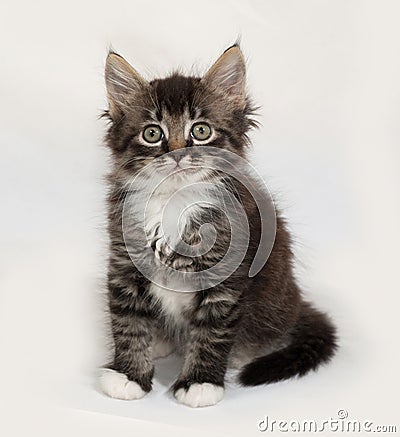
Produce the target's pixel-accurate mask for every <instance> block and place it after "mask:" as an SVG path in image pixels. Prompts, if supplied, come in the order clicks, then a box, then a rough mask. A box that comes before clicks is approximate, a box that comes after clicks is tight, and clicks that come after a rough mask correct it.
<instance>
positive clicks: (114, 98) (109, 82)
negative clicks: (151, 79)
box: [105, 50, 148, 119]
mask: <svg viewBox="0 0 400 437" xmlns="http://www.w3.org/2000/svg"><path fill="white" fill-rule="evenodd" d="M105 79H106V88H107V97H108V104H109V106H110V115H111V118H112V119H115V118H117V117H118V116H120V115H121V114H122V113H123V112H124V111H125V110H126V108H127V107H128V105H129V102H131V101H132V99H133V98H134V96H135V94H137V93H138V92H140V91H142V90H143V89H144V88H146V87H147V86H148V82H147V81H146V80H145V79H143V77H142V76H140V74H139V73H138V72H137V71H136V70H135V69H134V68H133V67H131V65H130V64H129V63H128V62H127V61H125V59H124V58H123V57H122V56H120V55H118V54H117V53H115V52H114V51H112V50H110V52H109V54H108V56H107V60H106V67H105Z"/></svg>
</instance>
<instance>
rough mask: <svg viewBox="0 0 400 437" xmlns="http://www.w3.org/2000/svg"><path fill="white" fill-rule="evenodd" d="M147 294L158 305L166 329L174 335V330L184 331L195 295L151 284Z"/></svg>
mask: <svg viewBox="0 0 400 437" xmlns="http://www.w3.org/2000/svg"><path fill="white" fill-rule="evenodd" d="M149 293H150V294H151V296H152V297H153V299H154V301H155V302H156V303H157V304H158V305H159V307H160V312H161V314H160V315H161V316H162V318H163V319H164V320H165V324H166V328H167V329H168V330H169V331H170V332H171V334H174V333H175V331H176V328H177V327H179V328H180V329H182V328H183V329H184V328H185V327H186V326H187V325H188V323H189V315H190V312H191V310H192V308H193V304H194V297H195V293H193V292H178V291H171V290H167V289H165V288H162V287H159V286H158V285H156V284H151V285H150V289H149Z"/></svg>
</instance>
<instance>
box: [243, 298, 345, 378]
mask: <svg viewBox="0 0 400 437" xmlns="http://www.w3.org/2000/svg"><path fill="white" fill-rule="evenodd" d="M336 348H337V344H336V330H335V328H334V326H333V325H332V323H331V322H330V321H329V319H328V317H327V316H326V315H325V314H324V313H322V312H319V311H317V310H316V309H314V308H312V307H311V306H310V305H309V304H307V303H304V304H303V306H302V309H301V312H300V316H299V319H298V321H297V324H296V325H295V327H294V328H293V331H292V333H291V343H290V344H289V345H288V346H286V347H284V348H283V349H281V350H278V351H276V352H272V353H271V354H269V355H265V356H262V357H259V358H256V359H255V360H254V361H252V362H251V363H249V364H247V365H246V366H245V367H244V368H243V369H242V371H241V372H240V374H239V381H240V383H241V384H242V385H250V386H251V385H260V384H269V383H272V382H277V381H282V380H284V379H289V378H291V377H293V376H302V375H305V374H306V373H307V372H309V371H310V370H315V369H316V368H317V367H318V366H319V365H320V364H322V363H325V362H328V361H329V360H330V359H331V358H332V356H333V355H334V353H335V350H336Z"/></svg>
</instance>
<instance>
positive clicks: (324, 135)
mask: <svg viewBox="0 0 400 437" xmlns="http://www.w3.org/2000/svg"><path fill="white" fill-rule="evenodd" d="M399 13H400V5H399V3H398V2H396V1H354V0H350V1H348V0H346V1H344V0H336V1H333V0H332V1H323V0H318V1H317V0H315V1H310V0H303V1H288V0H279V1H278V0H275V1H261V0H259V1H257V0H253V1H246V2H244V1H221V2H216V1H209V0H202V1H201V2H187V1H177V0H171V1H169V2H162V1H153V2H138V1H132V0H131V1H120V0H118V1H114V2H110V1H100V0H98V1H86V2H82V1H79V2H78V1H75V0H71V1H68V2H67V1H59V2H54V1H49V0H47V1H40V0H38V1H35V2H28V1H22V2H17V1H13V2H11V1H3V2H2V3H1V5H0V17H1V18H0V21H1V24H0V44H1V45H2V48H1V67H0V95H1V106H0V112H1V116H0V145H1V164H0V196H1V197H0V198H1V227H0V232H1V247H2V251H1V264H0V333H1V334H0V341H1V355H2V359H1V372H2V380H3V381H2V383H1V385H2V389H1V394H0V400H1V401H3V402H4V406H5V407H6V410H4V408H3V409H2V412H3V413H4V416H3V417H4V418H5V419H6V420H3V421H2V423H1V425H0V429H1V428H2V427H4V428H7V433H6V434H4V435H26V431H27V430H29V431H30V435H48V434H49V435H54V433H57V435H64V434H65V435H70V434H71V432H74V433H76V434H77V435H81V434H82V435H83V434H84V433H85V434H87V433H92V432H96V435H110V433H115V435H119V434H118V433H122V432H124V434H125V435H126V434H127V433H134V432H137V431H139V430H142V431H143V432H144V430H146V432H148V433H151V432H156V431H157V432H158V435H162V434H163V433H164V434H165V435H167V434H169V433H172V434H173V435H175V436H176V435H188V434H190V433H192V435H198V434H199V435H200V434H202V435H204V430H207V432H208V433H212V435H217V434H221V435H252V434H254V435H256V434H257V433H258V431H257V422H258V421H259V420H261V419H263V418H264V416H265V415H269V417H270V419H271V420H274V419H275V420H279V419H286V420H305V419H309V420H311V419H316V420H321V421H322V420H324V419H328V418H329V417H336V412H337V410H338V409H346V410H347V411H348V414H349V419H351V420H360V421H363V420H370V421H372V422H375V423H376V424H389V425H390V424H396V420H397V418H398V416H397V415H396V413H397V410H396V409H395V405H396V404H397V401H396V400H395V393H396V392H398V389H399V387H398V378H397V377H396V376H395V371H396V369H397V368H398V367H399V352H398V338H397V333H398V306H399V294H398V293H399V285H398V281H397V276H398V274H397V273H398V259H399V256H398V247H399V231H398V223H399V221H400V214H399V192H398V191H399V189H398V188H399V173H398V165H399V115H400V114H399V96H400V85H399V77H400V61H399V59H400V58H399V49H400V31H399V26H398V19H399ZM238 35H241V36H242V48H243V51H244V53H245V55H246V57H247V59H248V67H249V68H248V76H249V90H250V92H251V95H252V96H253V97H254V99H255V100H256V101H257V102H258V103H259V104H260V105H261V106H262V108H261V110H260V114H261V116H260V121H261V123H262V127H261V129H260V130H259V131H257V132H254V133H253V134H252V136H251V137H252V140H253V143H254V153H253V162H254V163H255V165H256V166H257V168H258V169H259V171H260V173H261V174H263V175H264V177H265V179H266V181H267V184H268V185H269V187H270V188H271V190H272V191H273V192H274V193H275V194H276V195H277V197H278V200H279V204H280V205H281V207H282V208H284V210H285V215H286V216H287V217H288V218H289V223H290V227H291V229H292V230H293V232H294V234H295V236H296V248H295V249H296V255H297V257H298V259H299V263H298V269H297V270H298V275H299V280H300V282H301V283H302V284H303V286H304V288H305V290H306V294H307V296H309V297H310V298H312V299H313V300H315V301H316V302H317V303H318V305H319V306H320V307H321V308H324V309H326V310H328V311H329V312H330V313H331V314H332V316H333V317H334V319H335V320H336V323H337V324H338V326H339V328H340V336H341V349H340V352H339V353H338V355H337V357H336V359H335V360H334V361H333V362H332V364H331V365H329V366H327V367H325V368H322V369H320V371H319V372H318V373H316V374H312V375H309V376H307V377H305V378H303V379H301V380H295V381H290V382H285V383H281V384H276V385H273V386H269V387H258V388H254V389H246V390H245V389H238V388H236V387H234V386H229V387H228V389H227V393H226V397H225V399H224V401H223V402H222V403H221V404H219V405H218V406H216V407H214V408H208V409H202V410H191V409H188V408H185V407H183V406H179V405H177V404H176V403H175V402H174V401H173V400H172V399H171V398H170V396H169V395H168V394H167V393H166V391H167V388H168V385H169V383H170V382H172V379H173V377H174V374H175V373H174V372H175V371H176V370H174V362H173V359H171V360H169V361H168V360H167V362H164V363H160V366H161V367H162V370H160V371H159V373H158V376H157V380H156V386H155V391H154V392H152V393H151V394H150V395H149V396H147V397H146V398H145V399H143V400H140V401H137V402H128V403H126V402H123V401H115V400H111V399H108V398H106V397H104V396H103V395H101V394H100V393H99V392H98V391H96V390H97V389H96V386H95V384H94V382H93V368H94V367H95V366H96V365H98V363H99V362H101V361H102V359H103V357H104V347H103V346H102V344H103V342H102V333H103V330H102V328H101V326H102V312H101V298H100V296H101V293H102V280H103V278H104V265H105V261H104V259H105V248H106V241H107V240H106V234H105V232H104V225H105V219H104V217H105V216H104V206H103V204H104V193H105V186H104V183H103V175H104V174H105V172H106V168H107V153H106V151H105V150H104V148H102V147H101V142H102V136H103V134H104V131H105V123H104V121H99V120H97V116H98V115H99V113H100V112H101V111H102V110H103V109H104V108H105V107H106V101H105V89H104V83H103V67H104V60H105V57H106V53H107V47H108V46H109V45H110V44H112V45H113V47H114V48H115V50H117V51H119V52H120V53H121V54H122V55H124V56H125V57H126V58H127V59H128V60H129V61H130V62H131V63H132V64H133V65H134V66H135V67H136V68H137V69H138V70H139V71H140V72H142V73H143V74H144V75H145V76H146V77H148V78H151V77H153V76H156V75H163V74H166V73H168V72H170V71H171V70H172V69H173V68H175V67H182V68H183V69H184V70H185V71H188V72H196V73H202V72H204V71H205V69H206V68H207V67H209V66H210V65H211V63H212V62H213V61H214V60H215V59H216V57H217V56H218V55H219V54H220V53H221V52H222V51H223V50H224V49H225V48H226V47H227V46H228V45H230V44H231V43H232V42H234V41H235V39H236V37H237V36H238ZM89 411H92V412H99V413H102V414H92V413H88V412H89ZM115 416H121V417H119V418H118V417H115ZM127 418H129V419H127ZM134 419H135V420H134ZM163 424H168V426H166V425H163ZM132 435H133V434H132Z"/></svg>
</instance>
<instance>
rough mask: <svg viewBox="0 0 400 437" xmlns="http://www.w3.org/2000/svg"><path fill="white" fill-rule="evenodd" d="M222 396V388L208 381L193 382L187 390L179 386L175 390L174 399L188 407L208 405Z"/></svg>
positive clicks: (214, 402) (213, 403)
mask: <svg viewBox="0 0 400 437" xmlns="http://www.w3.org/2000/svg"><path fill="white" fill-rule="evenodd" d="M223 397H224V388H223V387H221V386H219V385H214V384H211V383H209V382H204V383H202V384H198V383H194V384H192V385H191V386H190V387H189V388H188V389H187V390H186V389H184V388H180V389H178V390H177V391H176V392H175V398H176V400H177V401H178V402H179V403H181V404H184V405H187V406H188V407H192V408H198V407H209V406H211V405H215V404H217V403H218V402H219V401H220V400H221V399H222V398H223Z"/></svg>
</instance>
